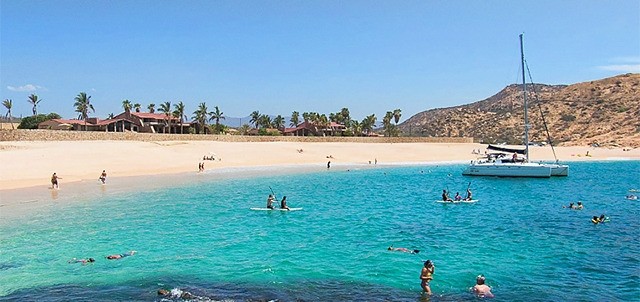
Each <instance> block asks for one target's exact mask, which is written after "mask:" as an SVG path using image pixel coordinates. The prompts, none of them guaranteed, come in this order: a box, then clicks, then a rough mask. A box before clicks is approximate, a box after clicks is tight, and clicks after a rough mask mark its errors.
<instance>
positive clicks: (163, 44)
mask: <svg viewBox="0 0 640 302" xmlns="http://www.w3.org/2000/svg"><path fill="white" fill-rule="evenodd" d="M0 11H1V21H0V22H1V23H0V34H1V36H0V42H1V43H0V45H1V46H0V47H1V49H0V88H1V90H0V93H1V95H0V97H1V99H7V98H9V99H12V100H13V102H14V109H13V115H14V116H20V115H30V114H31V107H30V105H29V104H28V102H27V96H28V95H29V94H31V93H35V94H37V95H38V96H39V97H40V98H41V99H43V101H42V102H41V105H40V106H39V112H42V113H48V112H57V113H59V114H61V115H62V116H63V117H65V118H73V117H77V114H76V113H75V112H74V107H73V103H74V97H75V96H76V95H77V94H78V93H80V92H86V93H87V94H88V95H91V96H92V98H91V102H92V103H93V104H94V106H95V109H96V113H95V115H96V116H98V117H101V118H106V116H107V115H108V114H109V113H115V114H118V113H120V112H122V106H121V104H122V101H123V100H124V99H129V100H131V101H132V102H133V103H136V102H138V103H141V104H142V105H143V107H144V108H146V106H147V105H148V104H149V103H152V102H153V103H156V104H160V103H162V102H165V101H171V102H172V103H177V102H178V101H183V102H184V103H185V104H186V105H187V112H189V113H191V112H193V111H194V110H195V109H196V106H197V104H198V103H199V102H203V101H206V103H207V105H208V106H209V108H210V109H212V108H213V106H215V105H217V106H219V107H220V109H221V110H222V111H223V112H224V113H225V115H226V116H230V117H244V116H247V115H249V114H250V113H251V112H252V111H254V110H259V111H260V112H261V113H266V114H272V115H277V114H281V115H283V116H289V115H290V114H291V112H292V111H294V110H295V111H299V112H305V111H315V112H319V113H326V114H328V113H330V112H336V111H338V110H340V109H341V108H343V107H347V108H349V109H350V111H351V115H352V117H354V118H356V119H358V120H360V119H362V118H363V117H364V116H366V115H369V114H372V113H375V114H376V116H377V117H378V119H379V120H380V119H381V118H382V116H383V115H384V113H385V112H386V111H388V110H393V109H396V108H400V109H401V110H402V113H403V116H402V119H401V120H405V119H407V118H409V117H410V116H412V115H414V114H416V113H418V112H421V111H424V110H427V109H432V108H439V107H449V106H455V105H460V104H466V103H471V102H474V101H478V100H481V99H484V98H487V97H489V96H491V95H493V94H495V93H496V92H498V91H499V90H501V89H502V88H504V86H506V85H508V84H511V83H515V82H516V81H518V79H519V77H518V71H519V60H520V59H519V51H520V50H519V44H518V43H519V42H518V35H519V34H520V33H524V34H525V56H526V58H527V61H528V64H529V67H530V69H531V72H532V75H533V79H534V81H536V82H540V83H546V84H572V83H576V82H583V81H590V80H595V79H601V78H605V77H610V76H614V75H617V74H622V73H627V72H640V1H638V0H630V1H628V0H619V1H595V0H592V1H590V0H580V1H573V0H571V1H567V0H563V1H547V0H543V1H506V0H505V1H471V0H469V1H425V0H423V1H395V0H391V1H357V0H346V1H345V0H343V1H333V0H322V1H298V0H295V1H293V0H292V1H287V0H280V1H278V0H275V1H242V0H231V1H195V0H185V1H168V0H160V1H142V0H129V1H124V0H122V1H119V0H113V1H87V0H83V1H66V0H56V1H47V0H41V1H31V0H1V1H0ZM0 111H1V113H2V115H4V114H5V113H6V112H5V110H4V107H0ZM189 116H191V114H189Z"/></svg>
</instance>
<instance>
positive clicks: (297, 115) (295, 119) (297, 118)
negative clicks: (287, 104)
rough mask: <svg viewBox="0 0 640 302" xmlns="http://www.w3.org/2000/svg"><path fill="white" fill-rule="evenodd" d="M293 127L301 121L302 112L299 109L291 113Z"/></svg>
mask: <svg viewBox="0 0 640 302" xmlns="http://www.w3.org/2000/svg"><path fill="white" fill-rule="evenodd" d="M290 121H291V124H290V125H291V127H298V124H299V123H300V113H299V112H298V111H294V112H292V113H291V120H290Z"/></svg>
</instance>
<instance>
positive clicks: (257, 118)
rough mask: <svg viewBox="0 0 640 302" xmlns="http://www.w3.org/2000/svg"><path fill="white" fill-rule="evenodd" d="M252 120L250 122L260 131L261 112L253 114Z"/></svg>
mask: <svg viewBox="0 0 640 302" xmlns="http://www.w3.org/2000/svg"><path fill="white" fill-rule="evenodd" d="M249 116H251V120H249V122H250V123H252V124H254V125H256V129H258V122H259V121H260V112H258V110H256V111H254V112H251V115H249Z"/></svg>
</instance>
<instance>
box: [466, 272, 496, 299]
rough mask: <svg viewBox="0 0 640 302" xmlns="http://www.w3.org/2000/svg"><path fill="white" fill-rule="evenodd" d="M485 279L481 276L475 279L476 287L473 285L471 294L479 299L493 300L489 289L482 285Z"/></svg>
mask: <svg viewBox="0 0 640 302" xmlns="http://www.w3.org/2000/svg"><path fill="white" fill-rule="evenodd" d="M485 280H486V279H485V277H484V276H483V275H479V276H478V277H476V285H474V286H473V287H472V288H470V289H471V291H472V292H473V294H475V295H476V296H477V297H479V298H493V297H494V296H493V293H491V287H490V286H488V285H486V284H484V282H485Z"/></svg>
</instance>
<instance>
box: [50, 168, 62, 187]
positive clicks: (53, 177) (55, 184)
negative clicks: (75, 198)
mask: <svg viewBox="0 0 640 302" xmlns="http://www.w3.org/2000/svg"><path fill="white" fill-rule="evenodd" d="M58 179H62V177H58V175H57V174H56V173H55V172H54V173H53V175H51V188H52V189H57V188H58Z"/></svg>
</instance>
